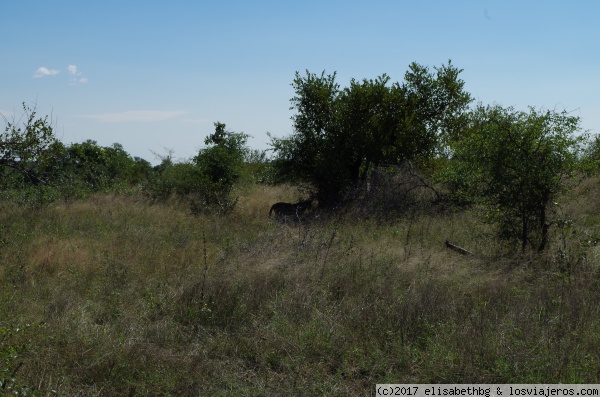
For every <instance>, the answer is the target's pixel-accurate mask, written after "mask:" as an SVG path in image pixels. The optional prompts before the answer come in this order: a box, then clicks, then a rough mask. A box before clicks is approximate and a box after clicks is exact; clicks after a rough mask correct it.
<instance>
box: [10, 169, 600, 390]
mask: <svg viewBox="0 0 600 397" xmlns="http://www.w3.org/2000/svg"><path fill="white" fill-rule="evenodd" d="M239 194H240V200H239V202H238V205H237V207H236V209H235V211H234V213H233V214H231V215H228V216H225V217H216V216H215V217H211V216H193V215H191V214H190V211H189V208H188V207H187V206H184V205H178V204H176V203H172V204H153V203H151V202H148V201H146V200H144V199H140V198H136V197H131V196H115V195H106V194H104V195H95V196H92V197H90V198H88V199H85V200H81V201H74V202H71V203H56V204H52V205H50V206H48V207H45V208H42V209H37V210H33V209H27V208H21V207H17V206H15V205H13V204H10V203H0V330H1V331H2V332H1V333H0V371H3V372H0V378H8V377H11V375H12V378H13V379H14V380H13V381H10V382H8V385H7V386H5V390H4V391H5V392H7V391H8V390H9V389H10V388H13V389H18V390H21V391H22V392H23V393H29V394H31V395H42V396H50V395H64V396H200V395H206V396H285V395H295V396H369V395H373V394H374V386H375V384H376V383H455V382H457V383H560V382H564V383H579V382H585V383H600V370H599V368H600V288H599V287H600V272H599V270H600V260H599V258H598V255H599V253H600V248H599V247H597V246H596V243H597V242H598V240H600V209H599V208H598V207H597V203H598V202H600V200H599V199H600V181H599V180H598V179H591V180H588V181H586V182H584V183H583V184H582V185H581V186H580V187H579V188H578V189H576V191H575V192H573V193H572V194H571V195H569V196H568V197H565V198H564V204H562V206H561V216H562V217H563V218H564V219H570V220H571V221H569V222H564V224H563V226H561V227H556V228H554V232H553V233H554V234H553V239H552V243H553V244H552V247H551V249H550V250H549V251H548V252H546V253H544V254H527V255H516V254H509V253H508V252H509V251H508V250H507V247H503V246H502V245H500V244H499V243H498V242H497V241H496V239H495V238H494V237H493V234H492V230H491V229H490V227H489V226H486V225H484V224H482V223H481V221H480V218H479V217H478V216H477V214H476V213H475V212H474V211H466V212H465V211H462V212H456V211H455V212H451V211H446V212H439V211H436V212H435V214H434V213H431V214H428V213H423V214H419V215H407V216H405V217H401V218H399V219H396V220H389V221H386V222H382V221H381V220H377V219H368V218H367V217H364V216H357V215H356V212H353V211H347V212H345V213H344V214H333V215H332V214H325V213H319V211H318V210H317V211H315V213H314V215H315V216H316V218H315V219H313V220H312V221H310V222H308V221H307V222H304V223H302V224H301V225H293V224H287V225H281V224H277V223H275V222H273V221H271V220H269V218H268V216H267V214H268V209H269V206H270V204H272V203H274V202H276V201H282V200H289V201H294V200H296V199H297V198H298V194H297V192H294V191H293V190H292V189H289V188H282V187H266V186H255V187H248V188H246V189H244V190H243V191H241V192H240V193H239ZM446 239H450V241H452V242H453V243H455V244H457V245H460V246H463V247H465V248H467V249H469V250H471V251H473V252H475V253H476V254H477V255H475V256H463V255H459V254H457V253H456V252H454V251H451V250H448V249H447V248H446V247H445V246H444V241H445V240H446ZM0 394H1V391H0Z"/></svg>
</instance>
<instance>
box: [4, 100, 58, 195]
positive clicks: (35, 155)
mask: <svg viewBox="0 0 600 397" xmlns="http://www.w3.org/2000/svg"><path fill="white" fill-rule="evenodd" d="M3 119H4V122H5V124H6V125H5V128H4V132H2V133H0V169H1V168H4V169H10V170H12V171H14V172H17V173H19V174H21V175H22V176H23V178H25V182H26V183H32V184H36V185H37V184H40V183H41V184H47V183H49V180H48V178H49V175H45V174H44V173H43V172H42V171H41V170H40V168H39V167H38V165H39V163H40V161H43V160H44V159H45V158H47V157H48V155H49V153H50V152H49V151H48V148H49V147H50V146H51V145H52V144H53V143H55V142H56V141H57V140H56V138H55V136H54V133H53V129H52V125H51V124H50V122H49V121H48V116H46V117H43V118H41V117H38V116H37V112H36V110H35V108H33V109H32V108H30V107H28V106H27V105H26V104H25V103H23V116H22V118H21V119H19V120H16V119H14V120H12V121H9V120H8V119H7V118H6V117H4V116H3ZM0 171H3V172H4V171H5V170H0Z"/></svg>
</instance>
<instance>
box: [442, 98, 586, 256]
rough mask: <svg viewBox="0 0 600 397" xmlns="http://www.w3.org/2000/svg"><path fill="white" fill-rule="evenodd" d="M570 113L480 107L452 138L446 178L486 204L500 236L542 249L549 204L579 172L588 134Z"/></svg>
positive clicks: (465, 194)
mask: <svg viewBox="0 0 600 397" xmlns="http://www.w3.org/2000/svg"><path fill="white" fill-rule="evenodd" d="M579 122H580V120H579V118H578V117H573V116H569V115H568V114H567V113H566V112H564V111H563V112H556V111H538V110H536V109H534V108H529V111H527V112H524V111H516V110H514V109H513V108H503V107H501V106H498V105H494V106H483V105H479V106H477V107H476V109H474V110H473V112H472V113H471V116H470V121H469V126H468V128H467V129H465V133H464V135H463V137H462V138H461V139H458V140H455V141H454V142H453V145H452V148H453V158H452V166H451V167H449V168H448V170H447V171H448V174H447V177H448V178H447V180H448V181H450V182H451V186H452V187H453V189H454V191H455V193H457V194H458V195H460V196H462V197H467V198H469V199H470V200H474V201H476V202H477V201H478V202H480V203H482V204H484V206H485V208H486V209H487V215H488V219H490V220H492V221H494V222H495V223H496V224H497V225H498V226H499V231H500V234H501V236H502V237H505V238H508V239H516V240H519V241H520V243H521V249H522V250H526V249H527V247H534V248H535V249H537V250H543V249H544V248H546V246H547V244H548V230H549V227H550V226H551V223H552V220H551V219H550V205H551V203H553V202H554V201H556V199H557V196H558V195H559V194H560V193H562V192H563V191H565V189H566V188H567V187H568V183H567V182H568V181H569V179H570V178H571V177H572V176H573V175H574V173H575V172H576V171H577V169H578V167H579V165H580V161H579V155H580V153H581V150H582V148H583V144H584V143H585V140H586V138H585V135H582V134H577V132H578V131H579V129H580V126H579Z"/></svg>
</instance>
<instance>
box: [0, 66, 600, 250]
mask: <svg viewBox="0 0 600 397" xmlns="http://www.w3.org/2000/svg"><path fill="white" fill-rule="evenodd" d="M461 72H462V70H460V69H457V68H456V67H454V66H453V65H452V63H451V62H448V63H447V64H444V65H442V66H440V67H434V68H433V70H430V69H429V68H427V67H424V66H421V65H419V64H416V63H413V64H411V65H410V66H409V69H408V71H407V72H406V74H405V79H404V81H403V82H401V83H400V82H396V83H391V82H390V78H389V77H388V76H387V75H385V74H384V75H382V76H380V77H378V78H376V79H375V80H372V79H371V80H368V79H364V80H362V81H358V80H354V79H353V80H352V81H351V82H350V85H349V86H348V87H344V88H341V87H340V85H339V84H338V83H337V82H336V74H335V73H334V74H333V75H326V74H325V72H323V73H321V74H313V73H310V72H308V71H307V72H306V74H305V75H301V74H300V73H296V77H295V79H294V81H293V84H292V86H293V87H294V90H295V96H294V97H293V98H292V99H291V103H292V108H293V109H294V110H295V111H296V113H295V115H294V117H293V125H294V132H293V133H292V134H291V135H290V136H289V137H284V138H275V137H271V146H272V149H271V150H272V155H271V156H267V155H266V152H260V151H256V150H251V149H250V148H248V146H247V139H248V135H246V134H244V133H236V132H231V131H228V130H227V129H226V126H225V124H222V123H220V122H217V123H215V132H214V133H213V134H211V135H210V136H208V137H207V138H206V140H205V142H204V143H205V145H206V147H205V148H203V149H201V150H199V152H198V154H197V155H196V156H195V157H193V158H191V159H188V160H186V161H181V162H174V161H173V159H172V155H171V154H167V155H166V156H163V157H161V163H160V164H159V165H157V166H154V167H153V166H152V165H151V164H150V163H149V162H148V161H146V160H144V159H141V158H138V157H131V156H130V155H129V154H128V153H127V152H126V151H125V150H124V149H123V147H122V146H121V145H120V144H118V143H115V144H113V145H112V146H109V147H102V146H100V145H98V144H97V143H96V142H94V141H86V142H83V143H74V144H70V145H65V144H63V143H61V142H60V141H59V140H58V139H56V137H55V135H54V133H53V129H52V125H51V124H50V122H49V121H48V119H47V117H38V115H37V114H36V110H35V108H34V109H31V108H29V107H28V106H27V105H25V104H23V116H22V117H21V118H20V119H18V121H9V120H6V119H5V124H6V126H5V129H4V132H3V133H2V134H1V135H0V175H1V180H0V191H1V192H2V196H3V198H4V199H7V198H12V199H16V200H20V201H21V202H23V203H28V204H30V205H43V204H45V203H48V202H51V201H54V200H57V199H66V200H69V199H74V198H78V197H82V196H84V195H85V194H87V193H90V192H99V191H120V192H137V193H142V194H145V195H147V196H148V197H150V198H152V199H154V200H166V199H171V198H178V199H185V200H189V202H190V205H191V208H192V211H193V212H194V213H204V212H217V213H221V214H225V213H228V212H230V211H231V210H232V209H233V208H234V206H235V204H236V198H235V197H234V194H233V189H234V186H235V185H236V184H238V183H240V182H242V181H246V182H258V183H280V182H285V183H291V184H296V185H298V186H301V187H303V188H304V189H305V191H306V192H307V195H309V196H310V198H311V199H315V200H317V201H318V203H319V207H320V208H322V209H327V208H340V207H342V206H345V205H348V204H350V203H352V202H355V201H356V200H358V199H361V198H364V197H365V195H374V194H376V193H377V189H378V188H380V189H381V188H386V189H389V188H390V186H389V185H385V186H384V185H382V184H378V183H377V182H378V181H379V180H380V179H381V175H382V174H385V173H386V172H388V171H386V170H390V169H392V170H397V169H398V167H404V168H403V169H406V164H410V174H411V175H412V176H414V177H416V178H417V179H418V180H419V181H421V182H422V186H426V187H427V188H429V189H432V190H434V191H435V197H436V202H443V203H445V204H451V205H458V206H464V205H480V206H481V207H482V208H484V209H486V211H487V215H486V219H487V220H488V221H491V222H493V223H495V224H496V225H497V226H498V232H499V235H500V236H501V237H502V238H506V239H513V240H515V241H518V242H519V243H520V244H521V248H522V249H523V250H526V249H528V248H534V249H537V250H543V249H544V248H545V247H546V245H547V243H548V241H547V240H548V230H549V228H550V227H551V226H552V225H553V224H554V223H555V222H556V219H553V212H552V211H550V207H551V204H552V205H554V204H553V203H554V202H555V201H556V199H557V197H558V196H559V195H560V194H562V193H563V192H564V191H565V190H566V189H567V187H569V186H572V182H573V181H574V180H576V178H579V177H583V176H585V175H589V174H590V173H594V172H596V170H597V169H598V160H599V158H600V141H599V140H598V138H597V137H594V138H593V139H591V137H590V136H589V134H586V133H583V132H582V131H581V127H580V119H579V117H575V116H571V115H570V114H568V113H567V112H566V111H562V112H558V111H555V110H543V109H536V108H534V107H530V108H528V109H527V110H515V109H514V108H512V107H508V108H505V107H502V106H500V105H498V104H492V105H484V104H481V103H479V104H476V105H474V106H473V105H472V102H473V100H472V97H471V95H470V94H469V93H468V92H466V91H465V90H464V85H465V83H464V81H463V80H462V79H460V74H461ZM388 176H389V175H388ZM380 186H383V187H380ZM396 187H397V185H396ZM392 194H393V192H392Z"/></svg>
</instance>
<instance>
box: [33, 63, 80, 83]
mask: <svg viewBox="0 0 600 397" xmlns="http://www.w3.org/2000/svg"><path fill="white" fill-rule="evenodd" d="M60 73H61V71H60V70H57V69H50V68H47V67H45V66H40V67H39V68H38V69H37V70H36V71H35V73H34V74H33V77H34V78H36V79H41V78H43V77H48V76H56V75H57V74H60ZM67 74H68V75H69V76H70V77H69V85H76V84H85V83H87V82H88V79H87V77H85V76H84V75H83V73H81V72H80V71H79V69H78V68H77V65H69V66H67Z"/></svg>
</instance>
